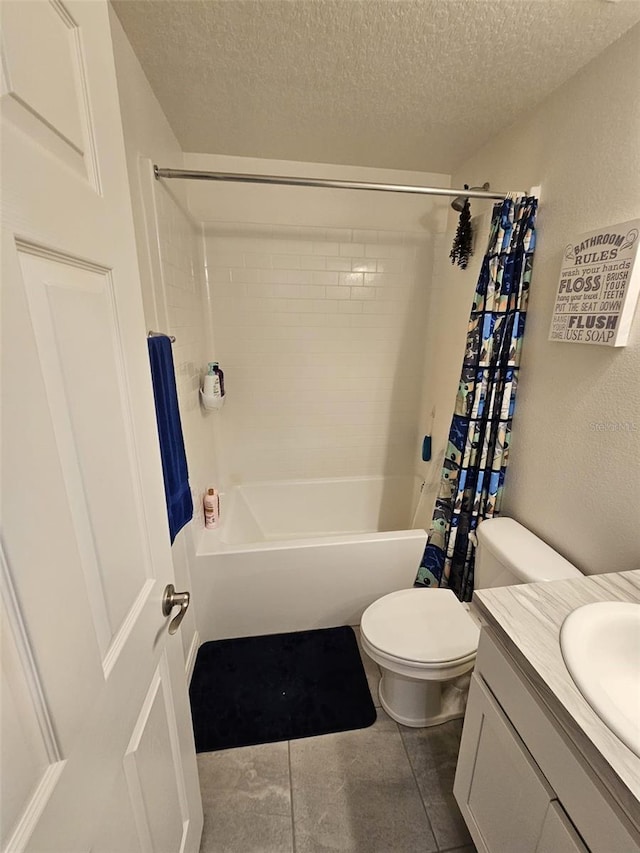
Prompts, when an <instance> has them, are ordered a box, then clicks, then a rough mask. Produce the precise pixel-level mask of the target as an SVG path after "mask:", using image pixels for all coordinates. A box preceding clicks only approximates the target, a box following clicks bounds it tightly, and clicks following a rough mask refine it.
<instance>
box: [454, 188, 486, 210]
mask: <svg viewBox="0 0 640 853" xmlns="http://www.w3.org/2000/svg"><path fill="white" fill-rule="evenodd" d="M464 188H465V189H469V187H468V186H467V185H466V184H465V187H464ZM471 189H472V190H484V191H485V192H487V190H489V189H491V185H490V184H489V182H488V181H487V183H486V184H483V185H482V186H481V187H471ZM466 201H468V197H467V196H466V195H458V196H456V197H455V198H454V200H453V201H452V202H451V207H452V208H453V209H454V210H455V211H457V212H458V213H462V211H463V210H464V205H465V202H466Z"/></svg>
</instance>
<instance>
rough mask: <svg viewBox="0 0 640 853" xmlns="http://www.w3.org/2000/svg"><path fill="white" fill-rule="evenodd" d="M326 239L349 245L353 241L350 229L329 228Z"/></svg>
mask: <svg viewBox="0 0 640 853" xmlns="http://www.w3.org/2000/svg"><path fill="white" fill-rule="evenodd" d="M325 237H326V239H327V240H332V241H334V242H336V243H349V242H351V239H352V231H351V229H350V228H327V229H326V231H325Z"/></svg>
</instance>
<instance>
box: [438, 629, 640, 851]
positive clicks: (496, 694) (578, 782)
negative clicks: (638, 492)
mask: <svg viewBox="0 0 640 853" xmlns="http://www.w3.org/2000/svg"><path fill="white" fill-rule="evenodd" d="M453 790H454V794H455V797H456V800H457V801H458V805H459V807H460V810H461V811H462V814H463V817H464V819H465V821H466V823H467V826H468V828H469V831H470V833H471V836H472V838H473V840H474V842H475V845H476V847H477V848H478V851H480V853H637V851H640V843H639V838H638V835H637V833H636V832H635V830H634V828H633V827H632V826H631V824H630V823H628V822H627V821H626V819H625V816H624V814H622V813H621V812H620V810H619V809H618V808H617V806H616V803H615V802H614V801H613V798H612V797H610V796H609V795H608V792H607V791H606V790H604V789H603V788H601V787H600V786H599V785H598V783H597V781H596V780H594V779H593V774H592V773H591V772H590V768H589V766H588V765H587V764H586V762H584V760H583V758H582V756H580V755H579V754H577V752H576V751H575V748H573V747H572V745H571V744H570V743H569V742H568V741H567V740H566V736H565V735H563V734H562V733H561V732H560V730H559V726H558V724H557V722H556V721H555V720H554V719H553V717H552V716H551V715H550V713H549V711H548V709H547V708H545V707H544V706H543V703H542V702H541V700H540V699H539V697H537V696H536V694H535V692H534V690H533V688H532V686H531V684H530V683H529V682H528V680H527V679H526V677H525V676H524V674H523V673H522V671H521V670H520V669H519V668H518V666H517V664H516V663H515V662H514V661H513V659H512V658H511V657H510V656H509V655H508V654H507V653H506V652H505V650H504V648H503V647H502V646H501V644H500V642H499V640H497V638H496V637H495V636H492V632H491V630H490V629H487V628H483V630H482V634H481V638H480V646H479V649H478V658H477V662H476V669H475V671H474V674H473V676H472V679H471V686H470V690H469V701H468V704H467V712H466V715H465V720H464V730H463V734H462V742H461V745H460V754H459V758H458V766H457V771H456V778H455V784H454V789H453Z"/></svg>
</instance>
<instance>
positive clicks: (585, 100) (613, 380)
mask: <svg viewBox="0 0 640 853" xmlns="http://www.w3.org/2000/svg"><path fill="white" fill-rule="evenodd" d="M639 79H640V27H638V26H636V27H635V28H634V29H632V30H631V31H629V33H627V34H626V35H625V36H624V37H623V38H622V39H620V40H619V41H618V42H616V43H615V44H613V45H612V46H611V47H610V48H608V49H607V50H606V51H605V52H604V53H602V54H601V55H600V56H599V57H597V58H596V59H595V60H593V61H592V62H591V63H590V64H589V65H587V66H586V67H585V68H584V69H582V70H581V71H580V72H579V73H578V74H577V75H576V76H575V77H573V78H572V79H571V80H569V81H568V82H567V83H566V84H564V85H563V86H562V87H561V88H559V89H557V90H556V91H555V92H554V93H553V94H552V95H551V96H549V97H548V98H547V99H546V100H545V101H544V102H543V103H541V104H540V105H539V106H538V107H537V108H536V109H535V110H533V111H532V112H531V113H530V114H529V115H528V116H527V117H526V118H524V119H522V120H520V121H519V122H518V123H517V124H516V125H514V126H513V127H512V128H510V129H509V130H507V131H504V132H501V133H500V134H499V135H498V136H497V137H496V138H495V139H494V140H493V141H492V142H491V143H489V144H488V145H486V146H485V147H484V148H483V149H481V150H480V151H479V152H478V153H477V154H476V155H475V156H474V157H472V158H471V159H469V160H467V161H466V162H465V163H463V164H462V165H461V166H460V168H459V169H458V170H457V171H456V174H455V175H454V176H453V177H452V184H453V185H454V186H455V185H461V184H462V183H465V182H466V183H469V184H473V185H475V184H481V183H483V182H484V181H490V182H491V185H492V187H494V188H498V189H504V190H509V189H527V188H528V187H530V186H533V185H536V184H541V185H542V198H541V205H540V211H539V215H538V245H537V249H536V255H535V260H534V272H533V280H532V285H531V298H530V303H529V315H528V319H527V327H526V332H525V339H524V347H523V357H522V369H521V376H520V386H519V389H518V400H517V404H516V416H515V419H514V433H513V443H512V449H511V456H510V467H509V471H508V473H507V479H506V486H505V501H504V505H503V512H504V514H507V515H512V516H514V517H515V518H517V519H518V520H519V521H521V522H522V523H523V524H525V525H526V526H527V527H529V528H530V529H532V530H534V531H535V532H536V533H537V534H538V535H540V536H541V537H542V538H543V539H545V540H546V541H548V542H549V543H550V544H552V545H553V546H554V547H555V548H557V549H558V550H559V551H560V552H562V553H563V554H564V555H565V556H566V557H567V558H568V559H569V560H571V561H572V562H574V563H575V564H576V565H577V566H579V567H580V568H581V569H582V570H583V571H585V572H587V573H599V572H606V571H624V570H627V569H636V568H638V567H639V566H640V524H639V523H638V507H639V506H640V393H639V377H640V312H636V316H635V323H634V328H633V331H632V334H631V337H630V341H629V345H628V346H627V347H626V348H624V349H610V348H606V347H596V346H588V345H583V344H567V343H550V342H549V341H548V340H547V337H548V331H549V323H550V319H551V311H552V306H553V303H554V299H555V294H556V288H557V282H558V275H559V271H560V266H561V257H562V248H563V246H564V245H565V244H566V243H567V242H570V241H571V240H572V239H573V238H574V237H575V236H576V235H578V234H580V233H581V232H583V231H588V230H590V229H593V228H597V227H600V226H604V225H609V224H614V223H617V222H624V221H625V220H628V219H632V218H635V217H638V216H640V144H639V142H640V99H639V97H638V80H639ZM473 209H474V211H478V210H480V209H481V205H479V204H474V205H473ZM450 236H452V234H450ZM483 250H484V240H483V241H482V243H481V245H480V247H479V252H480V254H481V253H482V252H483ZM477 260H478V259H476V262H477ZM449 275H450V276H452V278H451V280H452V282H453V285H454V287H456V288H458V289H459V291H460V294H461V297H462V296H463V297H464V298H461V299H460V300H458V301H452V300H447V303H446V304H445V303H443V311H442V315H441V323H442V325H443V326H444V325H446V326H448V327H450V328H451V329H452V330H453V329H455V332H454V334H453V337H452V340H451V345H450V346H448V347H447V346H446V345H445V344H444V341H443V340H441V346H440V349H439V352H438V356H439V359H438V362H437V364H436V365H435V367H434V369H436V370H437V371H438V373H439V374H440V375H443V376H445V375H446V376H448V378H447V380H446V385H447V389H446V390H443V391H441V392H440V393H441V394H444V395H445V397H447V399H449V398H450V399H451V401H453V397H454V395H455V384H456V382H457V376H454V375H453V374H452V373H451V371H450V369H449V368H450V366H451V365H452V364H454V363H455V364H457V365H458V368H459V365H460V363H461V358H462V351H463V347H464V330H465V328H466V319H467V317H468V313H469V306H470V300H471V294H472V292H473V288H474V286H475V280H476V274H475V270H474V269H469V270H468V271H467V272H466V273H462V272H459V271H456V272H453V273H449ZM447 365H448V366H447ZM432 384H433V383H432ZM598 424H614V425H615V424H620V425H621V427H620V428H618V429H615V428H605V429H604V431H600V430H599V429H598V427H597V425H598ZM594 425H596V426H594ZM625 425H626V426H625ZM445 436H446V433H445ZM439 440H440V441H443V440H444V437H443V436H442V435H440V436H439Z"/></svg>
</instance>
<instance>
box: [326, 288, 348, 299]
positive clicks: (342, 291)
mask: <svg viewBox="0 0 640 853" xmlns="http://www.w3.org/2000/svg"><path fill="white" fill-rule="evenodd" d="M326 296H327V299H349V288H347V287H340V286H339V285H338V287H327V289H326Z"/></svg>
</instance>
